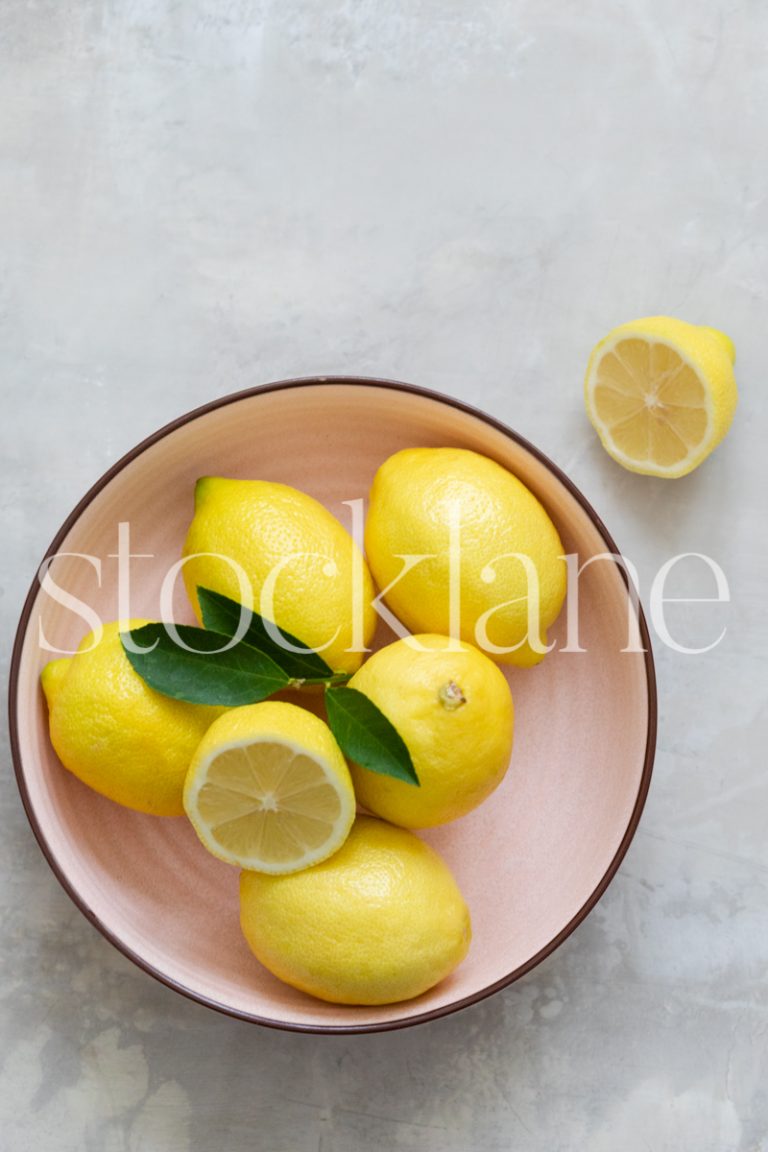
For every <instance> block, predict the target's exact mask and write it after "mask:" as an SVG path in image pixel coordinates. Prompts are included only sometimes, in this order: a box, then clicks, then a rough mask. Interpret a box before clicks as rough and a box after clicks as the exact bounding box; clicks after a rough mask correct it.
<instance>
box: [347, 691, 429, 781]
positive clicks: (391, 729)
mask: <svg viewBox="0 0 768 1152" xmlns="http://www.w3.org/2000/svg"><path fill="white" fill-rule="evenodd" d="M325 706H326V710H327V712H328V723H329V725H330V727H331V731H332V732H333V734H334V736H335V737H336V742H337V743H338V745H339V747H340V748H341V750H342V752H343V753H344V755H345V756H348V757H349V759H350V760H354V761H355V763H356V764H359V765H360V766H361V768H367V769H368V771H369V772H378V773H380V774H381V775H382V776H394V777H395V779H396V780H404V781H405V782H406V783H407V784H416V785H417V786H418V783H419V778H418V776H417V775H416V769H415V768H414V766H413V761H412V760H411V754H410V752H409V751H408V749H407V747H406V745H405V741H404V740H403V738H402V736H401V735H400V733H399V732H398V731H397V729H396V728H395V726H394V725H393V724H392V723H391V722H390V721H389V720H388V719H387V718H386V716H385V715H384V713H383V712H382V711H381V709H379V708H377V706H376V705H375V704H374V703H373V701H372V700H369V698H368V697H367V696H365V695H364V694H363V693H362V692H358V690H357V689H356V688H349V687H339V688H327V689H326V692H325Z"/></svg>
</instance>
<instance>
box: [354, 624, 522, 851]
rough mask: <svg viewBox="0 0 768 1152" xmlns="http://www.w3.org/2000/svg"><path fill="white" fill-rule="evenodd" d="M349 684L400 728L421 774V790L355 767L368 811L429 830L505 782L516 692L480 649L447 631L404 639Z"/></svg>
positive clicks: (468, 808)
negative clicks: (440, 634)
mask: <svg viewBox="0 0 768 1152" xmlns="http://www.w3.org/2000/svg"><path fill="white" fill-rule="evenodd" d="M416 646H418V647H416ZM349 684H350V687H351V688H356V689H357V690H358V691H359V692H362V693H364V695H366V696H367V697H368V698H369V699H370V700H372V701H373V702H374V704H376V705H377V707H378V708H379V709H380V711H381V712H383V713H384V715H385V716H386V717H387V719H388V720H390V721H391V723H392V724H393V725H394V726H395V728H396V729H397V731H398V732H399V734H400V736H402V738H403V740H404V741H405V744H406V747H407V748H408V751H409V752H410V754H411V759H412V760H413V766H414V768H415V770H416V775H417V776H418V778H419V787H415V786H414V785H413V784H409V783H406V782H405V781H402V780H396V779H394V778H393V777H392V776H383V775H380V774H379V773H377V772H370V771H367V770H366V769H364V768H361V767H360V766H359V765H356V764H353V765H352V768H351V770H352V781H353V783H354V786H355V794H356V796H357V798H358V800H359V801H360V803H361V804H362V805H363V806H364V807H365V808H367V809H369V811H371V812H374V813H375V814H376V815H377V816H382V817H383V818H384V819H385V820H390V821H391V822H392V823H393V824H400V825H402V827H404V828H430V827H432V826H433V825H435V824H445V823H446V822H447V821H449V820H455V819H456V818H457V817H458V816H464V815H465V814H466V813H467V812H471V811H472V809H473V808H476V807H477V806H478V804H481V803H482V801H483V800H485V798H486V797H487V796H489V795H490V794H491V792H493V790H494V789H495V788H496V787H497V786H498V785H499V784H500V783H501V781H502V779H503V778H504V774H505V772H506V770H507V767H508V765H509V758H510V755H511V753H512V730H513V723H514V710H513V706H512V694H511V693H510V690H509V686H508V685H507V682H506V680H505V678H504V675H503V673H502V672H501V671H500V670H499V668H498V667H497V666H496V664H494V663H493V661H492V660H489V658H488V657H487V656H485V655H483V653H482V652H480V651H479V649H477V648H473V647H472V646H471V645H470V644H464V643H462V642H461V641H454V642H453V643H451V642H450V641H449V640H448V639H447V637H445V636H430V635H417V636H414V637H413V638H412V639H407V640H398V641H396V642H395V643H394V644H390V645H388V646H387V647H386V648H382V649H380V650H379V651H378V652H375V653H374V655H373V656H371V658H370V659H369V660H367V661H366V662H365V664H363V666H362V668H361V669H360V670H359V671H358V672H356V673H355V675H354V676H353V677H352V679H351V680H350V682H349Z"/></svg>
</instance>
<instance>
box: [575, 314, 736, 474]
mask: <svg viewBox="0 0 768 1152" xmlns="http://www.w3.org/2000/svg"><path fill="white" fill-rule="evenodd" d="M735 359H736V353H735V350H734V347H733V344H732V342H731V341H730V340H729V339H728V337H727V336H726V335H724V333H722V332H718V331H717V330H716V329H714V328H702V327H698V326H697V325H695V324H687V323H686V322H685V321H683V320H675V319H672V318H671V317H669V316H651V317H648V318H646V319H644V320H633V321H632V322H631V323H629V324H621V325H619V327H618V328H614V329H613V331H612V332H609V333H608V335H607V336H606V337H605V339H604V340H601V341H600V343H599V344H598V345H597V346H596V347H595V349H594V350H593V352H592V355H591V357H590V361H589V366H588V368H587V377H586V382H585V398H586V405H587V415H588V416H589V419H590V420H591V422H592V424H593V425H594V427H595V429H596V431H597V434H598V435H599V437H600V439H601V441H602V443H603V447H604V448H605V449H606V451H607V452H608V453H609V455H611V456H612V457H613V459H614V460H616V461H618V463H619V464H622V465H623V466H624V467H625V468H628V469H629V470H630V471H632V472H642V473H645V474H646V475H650V476H666V477H670V478H675V477H679V476H685V475H686V474H687V473H688V472H692V471H693V469H694V468H697V467H698V465H699V464H701V462H702V461H703V460H705V459H706V457H707V456H709V454H710V452H712V451H713V449H714V448H716V447H717V445H718V444H719V443H720V441H721V440H722V439H723V437H724V436H725V434H726V432H727V431H728V429H729V427H730V425H731V421H732V420H733V414H734V411H735V409H736V401H737V391H736V381H735V379H734V375H733V363H734V360H735Z"/></svg>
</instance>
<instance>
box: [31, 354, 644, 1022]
mask: <svg viewBox="0 0 768 1152" xmlns="http://www.w3.org/2000/svg"><path fill="white" fill-rule="evenodd" d="M318 385H320V386H322V385H344V386H347V387H355V386H357V387H365V388H381V389H389V390H391V391H395V392H406V393H411V394H413V395H417V396H423V397H426V398H427V399H429V400H433V401H435V402H437V403H440V404H445V405H448V406H449V407H452V408H456V409H458V410H459V411H460V412H466V413H467V414H468V415H470V416H473V417H475V418H476V419H478V420H482V421H483V422H484V423H485V424H488V425H490V427H492V428H495V429H496V430H497V431H499V432H501V433H502V434H503V435H505V436H507V437H509V438H510V439H511V440H514V441H515V442H516V443H517V444H519V445H521V447H523V448H524V449H525V450H526V451H527V452H530V453H531V455H532V456H534V457H535V458H536V459H537V460H539V461H540V462H541V463H542V464H544V466H545V467H546V468H548V469H549V470H550V471H551V472H552V473H553V474H554V475H555V476H556V477H557V479H558V480H560V482H561V483H562V484H563V485H564V486H565V487H566V488H567V490H568V491H569V492H570V493H571V495H572V496H573V497H574V499H576V500H577V501H578V503H579V504H580V505H581V507H582V508H583V509H584V511H585V512H586V513H587V515H588V516H589V518H590V520H591V521H592V522H593V524H594V525H595V527H596V528H597V530H598V532H599V533H600V535H601V536H602V537H603V539H604V541H605V543H606V544H607V545H608V548H609V550H610V551H611V552H612V553H613V554H614V555H616V556H620V553H619V550H618V548H617V547H616V544H615V543H614V541H613V539H612V537H611V535H610V533H609V532H608V530H607V529H606V527H605V525H604V524H603V522H602V520H601V519H600V517H599V516H598V514H597V512H595V510H594V508H593V507H592V505H591V504H590V503H589V502H588V500H587V499H586V498H585V497H584V496H583V494H582V493H581V492H580V491H579V489H578V488H577V487H576V485H575V484H574V483H573V481H572V480H571V479H570V478H569V477H568V476H566V474H565V473H564V472H563V471H561V469H560V468H558V466H557V465H556V464H554V463H553V461H552V460H550V459H549V457H547V456H546V455H545V454H544V453H543V452H541V451H540V450H539V449H538V448H536V447H535V446H534V445H533V444H531V443H530V442H529V441H528V440H526V439H525V438H524V437H523V436H520V435H519V434H518V433H517V432H514V431H513V430H512V429H511V428H508V427H507V426H506V425H505V424H502V423H501V421H499V420H496V419H495V418H494V417H493V416H489V415H488V414H487V413H485V412H483V411H481V410H480V409H478V408H474V407H473V406H472V405H470V404H465V403H464V402H463V401H461V400H456V399H455V398H454V397H452V396H446V395H444V394H443V393H440V392H436V391H433V390H431V389H428V388H422V387H419V386H418V385H415V384H406V383H404V382H402V381H398V380H387V379H380V378H378V377H365V376H306V377H299V378H296V379H291V380H280V381H276V382H274V383H271V384H262V385H258V386H256V387H253V388H246V389H243V390H242V391H239V392H232V393H229V394H228V395H226V396H221V397H219V398H218V399H217V400H212V401H210V402H209V403H207V404H203V405H201V406H199V407H197V408H193V409H192V410H191V411H189V412H186V413H185V414H184V415H183V416H179V417H178V418H177V419H175V420H172V421H170V423H168V424H165V425H163V427H162V428H159V429H158V430H157V431H156V432H153V433H152V434H151V435H150V436H147V437H146V438H145V439H144V440H142V441H141V442H140V443H139V444H137V445H136V446H135V447H134V448H132V449H131V450H130V451H129V452H126V454H125V455H124V456H122V457H121V458H120V459H119V460H118V461H117V462H116V463H115V464H113V465H112V467H111V468H109V469H108V470H107V471H106V472H105V473H104V474H103V476H101V477H100V478H99V479H98V480H97V481H96V483H95V484H93V485H92V487H91V488H90V489H89V490H88V492H86V494H85V496H83V498H82V500H80V501H79V502H78V504H77V505H76V506H75V508H74V509H73V510H72V512H71V513H70V514H69V516H67V518H66V520H65V521H64V523H63V524H62V526H61V528H60V529H59V531H58V532H57V533H56V535H55V537H54V539H53V540H52V541H51V544H50V546H49V548H48V549H47V551H46V553H45V556H44V557H43V561H41V563H42V562H44V560H46V559H47V558H48V557H50V556H52V555H53V554H54V553H55V552H57V551H58V550H59V547H60V545H61V543H62V541H63V540H64V539H65V537H66V536H67V534H68V533H69V532H70V530H71V529H72V528H73V526H74V525H75V523H76V522H77V520H78V519H79V517H80V516H81V515H82V513H83V512H84V511H85V509H86V508H87V507H88V505H89V504H90V503H91V502H92V501H93V499H94V498H95V497H96V496H97V495H98V494H99V493H100V492H101V491H102V489H103V488H105V487H106V485H107V484H109V483H110V481H111V480H112V479H113V478H114V477H115V476H116V475H117V474H118V473H119V472H121V471H122V470H123V469H124V468H125V467H126V466H127V465H128V464H130V463H131V462H132V461H134V460H135V459H136V458H137V457H138V456H140V455H141V454H142V453H143V452H144V451H146V449H147V448H150V447H151V446H152V445H153V444H157V443H158V441H160V440H162V439H164V438H165V437H166V436H168V435H170V433H172V432H175V431H176V429H178V428H181V427H183V426H184V425H185V424H188V423H190V422H191V421H193V420H196V419H198V418H199V417H201V416H205V415H206V414H207V413H209V412H213V411H215V410H216V409H217V408H223V407H225V406H226V405H229V404H236V403H238V401H241V400H245V399H247V398H250V397H252V396H258V395H262V394H264V393H268V392H277V391H280V390H283V389H289V388H306V387H313V388H314V387H317V386H318ZM616 566H617V568H618V570H619V572H620V573H621V577H622V579H623V580H624V582H625V584H626V583H627V575H626V572H625V570H624V568H623V567H622V565H621V564H620V563H618V561H617V562H616ZM39 591H40V588H39V583H38V580H37V575H36V576H35V578H34V579H33V581H32V584H31V586H30V589H29V592H28V594H27V597H26V600H25V602H24V607H23V609H22V612H21V617H20V619H19V625H18V629H17V631H16V639H15V642H14V646H13V653H12V656H11V667H10V677H9V689H8V710H9V728H10V738H11V755H12V757H13V765H14V769H15V772H16V780H17V783H18V787H19V792H20V793H21V799H22V803H23V805H24V810H25V812H26V814H27V819H28V820H29V823H30V825H31V827H32V830H33V832H34V834H35V837H36V838H37V841H38V843H39V845H40V848H41V849H42V852H43V855H44V856H45V858H46V860H47V861H48V864H49V865H50V867H51V869H52V871H53V873H54V874H55V876H56V878H57V879H58V881H59V883H60V884H61V885H62V887H63V888H64V890H65V892H66V893H67V894H68V896H69V897H70V899H71V900H72V901H73V902H74V903H75V904H76V905H77V907H78V908H79V909H80V911H81V912H82V913H83V915H84V916H86V917H87V919H88V920H90V921H91V923H92V924H93V925H94V926H95V927H96V928H97V929H98V930H99V932H101V934H102V935H103V936H105V937H106V938H107V940H109V941H110V943H112V944H113V945H114V946H115V947H116V948H117V949H119V951H120V952H122V953H123V954H124V955H125V956H127V957H128V959H129V960H132V961H133V962H134V964H136V965H137V966H138V967H139V968H142V969H143V970H144V971H145V972H148V973H149V975H150V976H154V977H155V979H157V980H159V981H160V982H161V983H162V984H165V985H166V986H167V987H168V988H172V989H173V990H174V991H176V992H179V993H181V994H182V995H183V996H186V997H188V998H189V999H190V1000H195V1001H197V1002H198V1003H199V1004H204V1005H205V1006H206V1007H208V1008H213V1009H215V1010H216V1011H218V1012H222V1013H224V1014H225V1015H227V1016H232V1017H234V1018H236V1019H239V1020H246V1021H249V1022H251V1023H255V1024H262V1025H264V1026H265V1027H267V1028H277V1029H280V1030H282V1031H288V1032H308V1033H316V1034H323V1035H333V1034H336V1035H349V1034H354V1033H362V1032H388V1031H391V1030H393V1029H397V1028H408V1027H410V1026H411V1025H414V1024H423V1023H426V1022H427V1021H430V1020H437V1019H439V1018H440V1017H441V1016H448V1015H450V1014H451V1013H453V1012H458V1011H459V1010H460V1009H462V1008H467V1007H469V1005H470V1004H477V1003H478V1002H479V1001H480V1000H484V999H485V998H486V997H487V996H491V995H493V993H495V992H499V991H500V990H501V989H502V988H506V987H508V986H509V985H510V984H512V983H514V981H515V980H519V979H520V977H521V976H524V975H525V974H526V973H528V972H530V971H531V970H532V969H533V968H535V967H536V966H537V965H538V964H540V963H541V962H542V960H545V959H546V958H547V957H548V956H550V955H551V954H552V953H553V952H554V951H555V950H556V949H557V948H559V947H560V945H561V944H562V943H563V941H564V940H566V939H567V937H568V936H570V935H571V933H572V932H573V931H574V929H576V928H577V927H578V925H579V924H581V922H582V921H583V920H584V919H585V918H586V917H587V916H588V915H589V913H590V912H591V911H592V909H593V908H594V907H595V905H596V904H597V902H598V900H600V898H601V897H602V895H603V893H604V892H605V890H606V888H607V887H608V885H609V884H610V882H611V880H612V879H613V877H614V876H615V875H616V872H617V870H618V868H619V865H620V864H621V861H622V860H623V858H624V856H625V854H626V852H627V849H628V848H629V845H630V843H631V841H632V839H633V837H634V835H635V832H636V831H637V826H638V823H639V821H640V816H641V814H642V811H643V807H644V805H645V800H646V797H647V795H648V788H649V786H650V782H651V773H652V770H653V760H654V754H655V749H656V727H657V716H658V705H657V696H656V674H655V669H654V662H653V653H652V650H651V640H650V635H649V632H648V626H647V624H646V621H645V616H644V614H643V611H642V608H641V607H640V606H639V605H638V616H639V629H640V635H641V638H642V644H643V647H644V649H645V675H646V683H647V689H648V724H647V731H646V747H645V758H644V763H643V771H642V774H641V777H640V783H639V787H638V792H637V797H636V799H635V803H634V806H633V809H632V814H631V816H630V819H629V823H628V824H627V828H626V830H625V832H624V835H623V837H622V839H621V843H620V844H619V846H618V848H617V850H616V852H615V854H614V856H613V859H612V860H611V862H610V864H609V866H608V868H607V869H606V871H605V873H604V875H603V877H602V879H601V880H600V881H599V883H598V884H597V886H596V887H595V889H594V890H593V892H592V893H591V895H590V896H589V898H588V899H587V900H586V901H585V903H584V904H583V905H582V907H581V908H580V909H579V910H578V912H577V913H576V914H575V915H574V916H573V917H572V918H571V920H569V922H568V923H567V924H566V925H565V927H564V928H562V929H561V931H560V932H558V933H557V935H556V936H555V937H553V939H552V940H550V941H549V943H548V944H546V945H545V946H544V947H543V948H541V949H540V950H539V951H538V952H537V953H536V954H535V956H532V957H531V958H530V959H529V960H527V961H526V962H525V963H524V964H521V965H519V966H518V967H517V968H515V969H513V970H512V972H510V973H509V974H508V975H506V976H504V977H502V978H501V979H500V980H496V981H494V982H493V983H492V984H489V985H487V987H485V988H481V989H480V990H479V991H477V992H473V993H472V995H471V996H465V997H464V998H463V999H461V1000H456V1001H454V1002H453V1003H451V1004H445V1005H442V1006H441V1007H439V1008H434V1009H432V1010H431V1011H429V1012H421V1013H419V1014H418V1015H415V1016H407V1017H401V1018H399V1019H395V1020H384V1021H373V1022H371V1023H368V1024H359V1023H357V1024H315V1023H313V1024H303V1023H300V1022H294V1021H283V1020H274V1019H270V1018H269V1017H264V1016H257V1015H254V1014H252V1013H249V1012H243V1011H238V1010H237V1009H235V1008H232V1007H230V1006H229V1005H227V1004H221V1003H219V1002H218V1001H216V1000H214V999H212V998H211V997H208V996H205V995H202V994H201V993H199V992H196V991H195V990H194V989H193V988H188V987H186V986H185V985H184V984H181V983H180V982H179V981H177V980H174V979H173V977H171V976H168V975H166V974H165V973H164V972H162V971H160V970H159V969H157V968H155V967H154V966H153V965H152V964H149V963H148V962H147V961H146V960H145V959H144V958H143V957H142V956H140V955H139V954H138V953H137V952H135V951H134V950H133V949H132V948H130V947H128V946H127V945H126V944H125V943H124V942H123V941H122V940H120V938H119V937H118V936H117V935H116V934H115V933H114V932H113V931H112V930H111V929H110V928H108V927H107V925H106V924H104V923H103V921H102V920H101V919H100V918H99V917H98V916H97V915H96V914H95V913H94V911H93V909H91V908H89V907H88V905H87V904H86V903H85V902H84V901H83V899H82V898H81V896H80V895H79V893H78V892H77V891H76V890H75V888H74V887H73V886H72V884H71V883H70V881H69V879H68V877H67V876H66V875H65V874H64V872H63V870H62V869H61V868H60V866H59V864H58V861H57V860H56V859H55V857H54V855H53V852H52V850H51V848H50V846H49V844H48V842H47V840H46V837H45V833H44V831H43V829H42V828H41V826H40V824H39V822H38V819H37V815H36V813H35V811H34V809H33V806H32V802H31V799H30V796H29V792H28V789H27V784H26V779H25V775H24V768H23V765H22V755H21V747H20V742H19V724H18V715H17V695H18V677H19V666H20V662H21V652H22V647H23V644H24V639H25V636H26V631H27V626H28V624H29V619H30V616H31V614H32V609H33V607H34V603H35V600H36V598H37V595H38V593H39Z"/></svg>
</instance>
